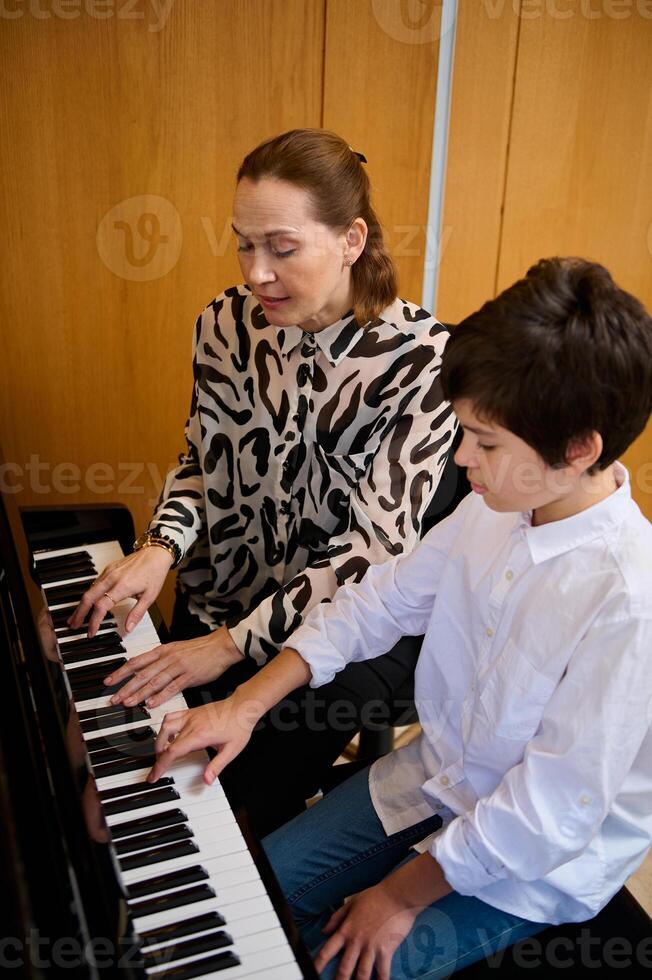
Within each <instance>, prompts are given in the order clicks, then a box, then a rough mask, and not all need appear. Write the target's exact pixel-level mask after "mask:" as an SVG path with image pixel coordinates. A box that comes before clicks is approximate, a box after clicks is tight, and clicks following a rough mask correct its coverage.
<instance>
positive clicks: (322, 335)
mask: <svg viewBox="0 0 652 980" xmlns="http://www.w3.org/2000/svg"><path fill="white" fill-rule="evenodd" d="M363 332H364V331H363V328H362V327H360V326H358V323H357V321H356V319H355V317H354V315H353V312H352V311H351V310H349V312H348V313H345V314H344V316H343V317H342V318H341V319H340V320H336V321H335V323H331V324H330V325H329V326H328V327H324V329H323V330H319V331H318V332H317V333H309V332H308V331H306V330H302V329H301V327H282V328H280V329H279V331H278V345H279V348H280V350H281V353H282V354H283V356H284V357H289V356H290V354H291V353H292V351H293V350H294V349H295V347H298V345H299V344H300V343H301V342H302V341H304V340H307V341H308V342H309V343H310V344H312V343H314V344H315V345H316V346H317V347H319V349H320V350H321V351H322V353H323V354H325V356H326V357H327V358H328V360H329V361H330V362H331V364H332V365H333V367H336V366H337V365H338V364H339V363H340V361H341V360H343V358H345V357H346V355H347V354H348V353H349V351H350V350H351V348H352V347H354V346H355V344H356V343H357V342H358V340H359V339H360V337H361V336H362V334H363Z"/></svg>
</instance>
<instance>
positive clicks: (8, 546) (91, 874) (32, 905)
mask: <svg viewBox="0 0 652 980" xmlns="http://www.w3.org/2000/svg"><path fill="white" fill-rule="evenodd" d="M109 539H114V540H117V541H119V542H120V544H121V545H122V549H123V551H124V552H125V553H128V552H129V550H130V548H131V542H132V541H133V539H134V529H133V522H132V520H131V516H130V514H129V511H128V510H127V509H126V508H124V507H119V506H111V505H105V506H101V507H92V506H85V507H79V508H68V507H54V508H24V509H22V510H21V511H20V512H19V511H18V508H17V506H16V502H15V499H13V498H12V497H10V496H9V495H5V496H3V497H2V498H0V646H1V647H2V649H1V650H0V671H1V680H2V687H1V690H2V694H3V702H4V704H3V710H2V712H0V819H1V821H2V834H1V835H0V854H1V855H2V862H3V885H4V888H3V890H4V894H5V896H6V898H7V900H6V901H5V903H4V906H5V909H6V910H8V914H6V915H5V925H4V929H3V931H2V935H1V936H0V966H1V967H2V969H3V970H8V971H13V974H14V975H15V976H23V977H27V978H40V977H54V976H60V975H65V976H67V977H71V978H73V977H84V978H93V977H100V976H102V977H105V976H118V977H120V978H123V980H131V978H132V977H133V978H136V977H144V976H145V975H146V974H145V970H144V965H143V959H142V954H141V949H140V945H139V943H138V942H137V941H136V937H135V935H134V930H133V925H132V918H131V915H130V909H129V903H128V900H127V896H126V894H125V889H124V887H123V886H122V885H121V884H120V880H119V875H118V869H117V865H116V856H115V852H114V850H113V847H112V846H111V845H110V844H109V842H108V841H109V837H108V833H107V828H106V824H105V822H104V820H103V815H102V811H101V809H100V804H99V798H98V795H97V792H96V790H95V782H94V780H93V778H92V776H91V772H90V768H89V765H88V757H87V754H86V752H85V749H84V744H83V741H82V738H81V731H80V726H79V721H78V718H77V713H76V711H75V707H74V703H73V701H72V700H71V698H70V690H69V687H68V686H67V685H66V683H65V679H64V676H63V670H62V665H61V660H60V656H59V653H58V648H57V642H56V638H55V634H54V632H53V630H52V625H51V621H50V619H49V617H48V616H47V615H43V610H42V606H43V594H42V592H41V589H40V588H39V587H38V585H37V584H36V582H35V581H34V580H33V561H32V557H31V554H32V551H33V552H38V551H41V550H48V551H50V550H54V549H57V548H64V547H65V548H69V547H73V546H77V545H84V544H92V543H93V542H100V541H105V540H109ZM153 619H154V622H155V625H156V627H157V629H158V630H159V631H160V635H161V638H162V639H163V640H164V639H165V631H164V630H165V628H164V625H163V623H162V621H161V619H160V616H158V615H157V613H156V611H154V613H153ZM236 817H237V820H238V823H239V825H240V827H241V830H242V832H243V834H244V836H245V839H246V842H247V845H248V847H249V851H250V853H251V855H252V856H253V858H254V861H255V864H256V867H257V869H258V872H259V874H260V877H261V878H262V880H263V883H264V885H265V888H266V890H267V893H268V895H269V898H270V899H271V901H272V904H273V907H274V909H275V911H276V913H277V915H278V917H279V919H280V922H281V924H282V926H283V930H284V931H285V933H286V935H287V938H288V941H289V944H290V946H291V947H292V950H293V953H294V956H295V958H296V962H297V964H298V965H299V968H300V971H301V974H302V975H303V976H304V977H309V978H316V973H315V971H314V968H313V966H312V962H311V961H310V958H309V957H308V955H307V953H306V951H305V949H304V948H303V946H302V944H301V942H300V939H299V936H298V931H297V929H296V927H295V925H294V923H293V921H292V919H291V916H290V915H289V912H288V910H287V907H286V906H285V903H284V900H283V897H282V895H281V892H280V889H279V887H278V884H277V882H276V880H275V879H274V876H273V874H272V872H271V869H270V868H269V865H268V863H267V861H266V858H265V855H264V853H263V852H262V850H261V848H260V845H259V844H258V842H257V841H256V840H255V839H254V838H253V835H252V834H251V833H250V831H249V828H248V827H247V822H246V814H243V813H241V812H237V813H236ZM170 967H171V968H173V967H174V964H170ZM229 972H230V971H229V970H228V969H225V970H224V973H223V975H224V980H228V976H229ZM173 975H174V974H173V973H172V972H170V976H173ZM197 975H201V974H197ZM262 975H263V974H261V977H262ZM162 976H163V974H162Z"/></svg>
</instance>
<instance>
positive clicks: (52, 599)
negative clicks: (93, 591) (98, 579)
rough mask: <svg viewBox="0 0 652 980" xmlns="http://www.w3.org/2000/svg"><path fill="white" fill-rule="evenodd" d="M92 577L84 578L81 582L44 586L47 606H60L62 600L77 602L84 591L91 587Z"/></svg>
mask: <svg viewBox="0 0 652 980" xmlns="http://www.w3.org/2000/svg"><path fill="white" fill-rule="evenodd" d="M93 581H94V579H92V578H85V579H84V580H83V582H72V583H71V584H70V585H53V586H52V587H51V588H45V589H44V590H43V591H44V592H45V601H46V602H47V604H48V606H61V605H63V603H64V602H79V601H80V599H81V597H82V596H83V594H84V592H86V590H87V589H89V588H90V587H91V585H92V584H93Z"/></svg>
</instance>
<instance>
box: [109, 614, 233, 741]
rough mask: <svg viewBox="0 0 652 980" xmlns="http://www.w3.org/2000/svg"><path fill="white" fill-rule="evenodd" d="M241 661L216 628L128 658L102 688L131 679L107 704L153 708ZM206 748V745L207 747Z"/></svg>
mask: <svg viewBox="0 0 652 980" xmlns="http://www.w3.org/2000/svg"><path fill="white" fill-rule="evenodd" d="M239 660H242V654H241V653H240V651H239V650H238V648H237V646H236V645H235V643H234V642H233V640H232V639H231V634H230V633H229V631H228V629H227V628H226V626H220V627H219V628H218V629H216V630H214V631H213V632H212V633H208V634H207V635H206V636H199V637H197V639H195V640H183V641H181V642H178V643H165V644H163V645H162V646H160V647H155V648H154V649H153V650H149V651H148V653H141V654H140V656H139V657H132V658H131V659H130V660H129V661H127V663H126V664H124V665H123V666H122V667H120V669H119V670H116V671H114V672H113V673H112V674H110V675H109V676H108V677H105V679H104V683H105V684H119V683H120V681H122V680H124V679H125V678H126V677H130V676H131V675H132V674H133V675H134V676H133V677H132V678H131V680H130V681H129V682H128V683H127V684H125V685H124V687H121V688H120V690H119V691H117V692H116V694H114V695H113V697H112V698H111V704H124V705H126V706H127V707H128V708H129V707H131V706H132V705H134V704H140V703H141V702H142V701H145V702H146V703H147V707H148V708H156V707H157V706H158V705H159V704H163V702H164V701H167V700H168V699H169V698H171V697H174V695H175V694H178V693H179V691H182V690H183V689H184V688H185V687H197V686H198V685H199V684H208V683H209V682H210V681H214V680H216V679H217V678H218V677H221V675H222V674H223V673H224V671H225V670H226V669H227V668H228V667H230V666H231V665H232V664H235V663H237V662H238V661H239ZM209 744H210V743H209Z"/></svg>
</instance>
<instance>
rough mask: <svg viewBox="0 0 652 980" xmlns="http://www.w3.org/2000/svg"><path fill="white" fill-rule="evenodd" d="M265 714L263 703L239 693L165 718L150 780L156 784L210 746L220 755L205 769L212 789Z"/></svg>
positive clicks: (206, 780)
mask: <svg viewBox="0 0 652 980" xmlns="http://www.w3.org/2000/svg"><path fill="white" fill-rule="evenodd" d="M263 714H264V707H263V705H262V704H261V703H260V702H257V701H254V700H252V699H251V698H243V697H239V696H238V692H237V691H236V692H235V693H234V694H233V695H232V696H231V697H230V698H227V699H226V700H225V701H215V702H214V703H213V704H204V705H202V706H201V707H200V708H191V709H189V710H188V711H173V712H171V713H170V714H168V715H166V716H165V718H164V719H163V724H162V725H161V728H160V730H159V733H158V737H157V739H156V754H157V756H158V758H157V760H156V762H155V764H154V766H153V767H152V770H151V772H150V773H149V775H148V777H147V781H148V782H150V783H155V782H156V781H157V779H160V778H161V776H163V774H164V773H165V772H166V771H167V770H168V769H169V768H170V766H171V765H172V763H173V762H175V761H176V760H177V759H181V758H183V756H185V755H188V754H189V753H190V752H196V751H197V750H198V749H206V748H208V747H209V746H210V747H211V748H214V749H217V752H218V754H217V755H216V757H215V758H214V759H212V760H211V761H210V762H209V763H208V765H207V766H206V769H205V770H204V782H206V783H208V785H209V786H210V785H211V783H213V782H214V781H215V778H216V777H217V776H219V774H220V773H221V772H222V770H223V769H224V767H225V766H226V765H227V764H228V763H229V762H231V761H232V760H233V759H235V757H236V756H237V755H239V754H240V752H242V750H243V748H244V747H245V745H246V744H247V742H248V741H249V739H250V738H251V733H252V731H253V729H254V727H255V725H256V723H257V722H258V720H259V718H260V717H261V716H262V715H263Z"/></svg>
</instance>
